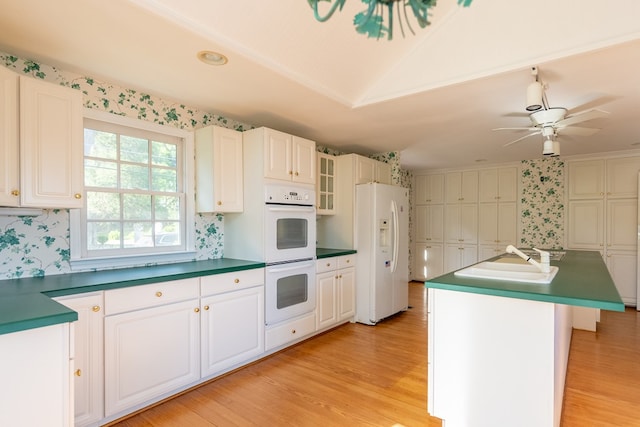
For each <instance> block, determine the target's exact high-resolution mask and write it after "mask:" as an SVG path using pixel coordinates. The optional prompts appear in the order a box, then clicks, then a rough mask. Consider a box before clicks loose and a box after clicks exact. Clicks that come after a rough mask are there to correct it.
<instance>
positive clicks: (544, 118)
mask: <svg viewBox="0 0 640 427" xmlns="http://www.w3.org/2000/svg"><path fill="white" fill-rule="evenodd" d="M566 115H567V109H566V108H562V107H553V108H549V109H548V110H540V111H536V112H535V113H531V114H529V118H530V119H531V122H532V123H533V125H534V126H544V125H548V126H551V125H553V124H554V123H556V122H558V121H560V120H562V119H564V117H565V116H566Z"/></svg>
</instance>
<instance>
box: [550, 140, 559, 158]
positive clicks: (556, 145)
mask: <svg viewBox="0 0 640 427" xmlns="http://www.w3.org/2000/svg"><path fill="white" fill-rule="evenodd" d="M559 155H560V141H558V140H557V139H556V140H555V141H553V154H551V157H558V156H559Z"/></svg>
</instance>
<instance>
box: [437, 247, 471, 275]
mask: <svg viewBox="0 0 640 427" xmlns="http://www.w3.org/2000/svg"><path fill="white" fill-rule="evenodd" d="M476 262H478V246H477V245H465V244H460V245H457V244H448V245H446V246H445V254H444V264H445V265H444V271H445V272H449V271H453V270H457V269H459V268H463V267H467V266H469V265H471V264H475V263H476Z"/></svg>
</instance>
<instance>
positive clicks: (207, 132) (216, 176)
mask: <svg viewBox="0 0 640 427" xmlns="http://www.w3.org/2000/svg"><path fill="white" fill-rule="evenodd" d="M195 143H196V210H197V211H198V212H242V209H243V191H242V182H243V180H242V133H241V132H238V131H235V130H232V129H226V128H223V127H219V126H207V127H205V128H202V129H198V130H197V131H196V142H195Z"/></svg>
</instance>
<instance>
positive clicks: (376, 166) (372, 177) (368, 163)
mask: <svg viewBox="0 0 640 427" xmlns="http://www.w3.org/2000/svg"><path fill="white" fill-rule="evenodd" d="M355 161H356V169H355V170H356V184H366V183H368V182H379V183H381V184H389V185H391V165H389V164H388V163H384V162H380V161H377V160H374V159H371V158H369V157H364V156H358V155H355Z"/></svg>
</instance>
